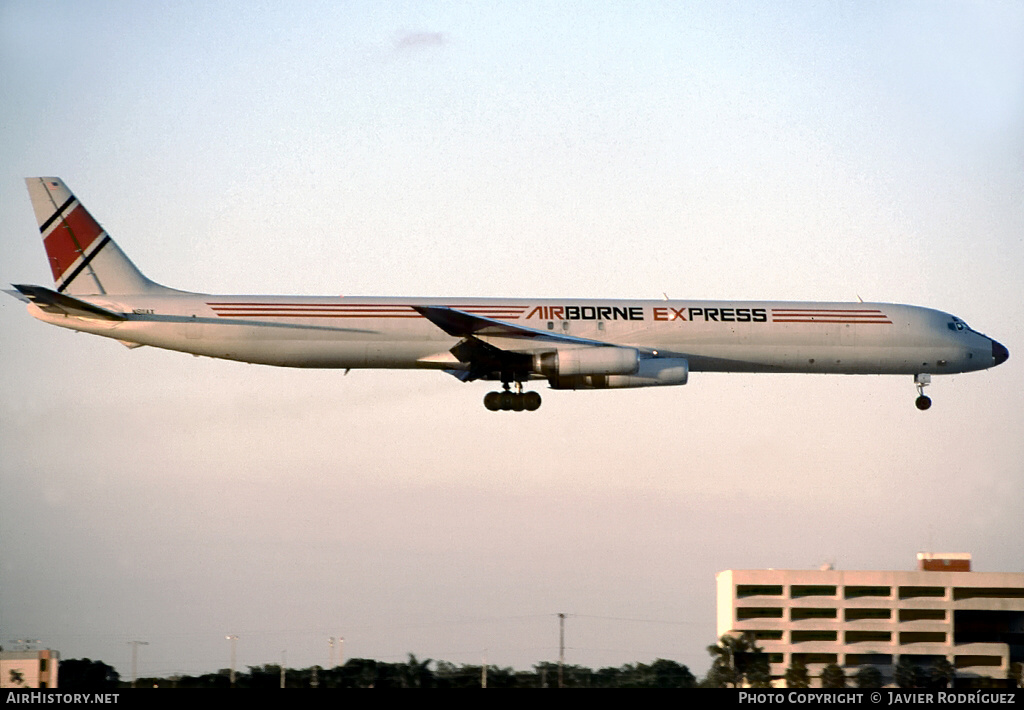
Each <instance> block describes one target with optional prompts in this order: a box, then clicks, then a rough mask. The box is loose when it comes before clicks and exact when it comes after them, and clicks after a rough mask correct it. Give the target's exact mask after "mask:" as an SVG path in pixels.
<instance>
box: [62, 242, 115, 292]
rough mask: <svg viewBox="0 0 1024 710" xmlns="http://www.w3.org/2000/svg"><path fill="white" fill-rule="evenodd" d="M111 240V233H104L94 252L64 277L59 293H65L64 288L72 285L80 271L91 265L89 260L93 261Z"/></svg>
mask: <svg viewBox="0 0 1024 710" xmlns="http://www.w3.org/2000/svg"><path fill="white" fill-rule="evenodd" d="M109 241H110V235H109V234H106V235H104V236H103V239H102V240H101V241H100V243H99V245H98V246H97V247H96V248H95V249H93V250H92V252H91V253H90V254H89V256H87V257H85V258H84V259H82V263H81V264H79V265H78V268H76V269H75V270H74V271H72V272H71V275H70V276H68V277H67V278H66V279H64V280H63V281H62V282H61V284H60V285H59V286H58V287H57V293H63V292H64V289H66V288H67V287H68V286H70V285H71V282H72V281H74V280H75V277H76V276H78V275H79V274H80V273H82V269H84V268H85V267H87V266H88V265H89V262H90V261H92V260H93V258H94V257H95V256H96V255H97V254H99V253H100V249H102V248H103V247H105V246H106V245H107V242H109Z"/></svg>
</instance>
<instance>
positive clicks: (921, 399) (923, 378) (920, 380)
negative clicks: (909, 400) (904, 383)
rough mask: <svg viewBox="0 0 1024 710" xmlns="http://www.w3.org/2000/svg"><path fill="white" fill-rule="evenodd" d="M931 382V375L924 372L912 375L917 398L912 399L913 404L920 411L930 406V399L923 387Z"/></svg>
mask: <svg viewBox="0 0 1024 710" xmlns="http://www.w3.org/2000/svg"><path fill="white" fill-rule="evenodd" d="M931 383H932V376H931V375H929V374H927V373H925V374H921V375H914V384H915V385H917V399H916V400H914V404H915V405H917V408H918V409H920V410H921V411H922V412H923V411H924V410H926V409H928V407H930V406H932V399H931V397H929V396H928V395H926V394H925V393H924V388H925V387H927V386H928V385H930V384H931Z"/></svg>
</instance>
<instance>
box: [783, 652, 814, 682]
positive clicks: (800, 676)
mask: <svg viewBox="0 0 1024 710" xmlns="http://www.w3.org/2000/svg"><path fill="white" fill-rule="evenodd" d="M785 677H786V687H787V688H808V687H810V685H811V675H810V674H809V673H808V672H807V664H805V663H804V662H803V661H801V660H800V659H799V658H794V659H793V662H792V663H790V664H789V668H787V669H786V676H785Z"/></svg>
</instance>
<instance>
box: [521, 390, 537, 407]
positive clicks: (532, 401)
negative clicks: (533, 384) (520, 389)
mask: <svg viewBox="0 0 1024 710" xmlns="http://www.w3.org/2000/svg"><path fill="white" fill-rule="evenodd" d="M523 404H524V405H525V407H526V411H528V412H536V411H537V410H538V409H540V395H539V394H537V393H536V392H527V393H526V394H524V395H523Z"/></svg>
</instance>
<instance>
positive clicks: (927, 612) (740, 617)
mask: <svg viewBox="0 0 1024 710" xmlns="http://www.w3.org/2000/svg"><path fill="white" fill-rule="evenodd" d="M892 611H893V610H892V609H888V608H884V609H882V608H871V607H868V608H850V609H844V610H843V620H844V621H871V620H883V621H884V620H887V619H892ZM784 612H785V609H784V607H781V606H741V607H736V620H737V621H749V620H750V619H782V618H784V616H785V613H784ZM838 618H839V610H838V609H836V608H834V607H790V608H789V619H790V621H809V620H815V619H838ZM898 619H899V620H900V621H946V610H945V609H900V610H899V616H898Z"/></svg>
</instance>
